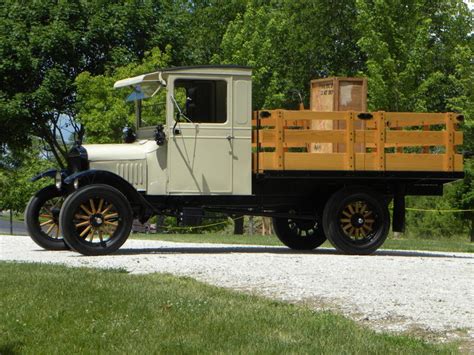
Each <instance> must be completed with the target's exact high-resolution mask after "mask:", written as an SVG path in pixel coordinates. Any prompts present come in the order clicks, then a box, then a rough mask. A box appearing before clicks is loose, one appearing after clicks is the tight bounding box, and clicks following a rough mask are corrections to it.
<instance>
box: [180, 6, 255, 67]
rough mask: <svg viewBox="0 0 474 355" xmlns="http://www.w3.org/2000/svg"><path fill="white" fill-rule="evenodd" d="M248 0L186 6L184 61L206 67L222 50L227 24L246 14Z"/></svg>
mask: <svg viewBox="0 0 474 355" xmlns="http://www.w3.org/2000/svg"><path fill="white" fill-rule="evenodd" d="M247 2H248V1H247V0H194V1H189V2H188V3H187V9H186V10H187V11H186V12H187V15H183V17H186V19H187V26H186V31H185V39H186V43H185V49H184V50H183V57H184V62H185V63H187V64H189V65H199V64H208V63H210V62H211V60H212V58H213V57H214V56H215V55H219V54H220V51H221V42H222V37H223V36H224V33H225V32H226V30H227V27H228V25H229V22H230V21H233V20H234V19H235V18H236V16H237V15H238V14H240V13H243V12H244V11H245V7H246V4H247Z"/></svg>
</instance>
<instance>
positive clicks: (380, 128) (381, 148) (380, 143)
mask: <svg viewBox="0 0 474 355" xmlns="http://www.w3.org/2000/svg"><path fill="white" fill-rule="evenodd" d="M376 118H377V120H376V124H377V136H376V141H375V146H376V148H377V161H376V162H375V167H376V170H385V112H383V111H380V112H377V113H376Z"/></svg>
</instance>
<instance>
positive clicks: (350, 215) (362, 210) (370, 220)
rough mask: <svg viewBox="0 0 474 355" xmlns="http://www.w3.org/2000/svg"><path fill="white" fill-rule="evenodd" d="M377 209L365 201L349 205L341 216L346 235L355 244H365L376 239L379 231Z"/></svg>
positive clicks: (341, 223) (340, 219) (341, 224)
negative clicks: (376, 233) (376, 232)
mask: <svg viewBox="0 0 474 355" xmlns="http://www.w3.org/2000/svg"><path fill="white" fill-rule="evenodd" d="M374 210H375V208H374V207H373V206H371V205H369V204H368V203H367V202H365V201H354V202H350V203H348V204H347V205H346V206H345V207H344V208H343V210H342V211H341V213H340V214H339V221H340V226H341V228H342V231H343V232H344V234H345V235H346V236H347V237H348V238H350V239H351V240H352V241H354V242H355V243H365V242H366V241H368V240H370V239H371V238H373V237H374V235H375V231H376V230H377V223H376V222H377V217H378V216H377V215H376V214H375V212H374Z"/></svg>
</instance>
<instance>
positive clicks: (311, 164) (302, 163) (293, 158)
mask: <svg viewBox="0 0 474 355" xmlns="http://www.w3.org/2000/svg"><path fill="white" fill-rule="evenodd" d="M345 158H346V154H344V153H293V152H288V153H285V169H286V170H344V169H345Z"/></svg>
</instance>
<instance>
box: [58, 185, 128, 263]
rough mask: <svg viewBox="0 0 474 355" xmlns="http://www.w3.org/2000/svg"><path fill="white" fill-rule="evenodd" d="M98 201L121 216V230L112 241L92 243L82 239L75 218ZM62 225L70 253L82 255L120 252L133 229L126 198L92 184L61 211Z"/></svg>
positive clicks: (119, 226)
mask: <svg viewBox="0 0 474 355" xmlns="http://www.w3.org/2000/svg"><path fill="white" fill-rule="evenodd" d="M96 198H98V199H104V200H106V201H108V202H109V203H112V204H113V205H114V207H115V209H116V211H117V214H118V218H117V223H118V226H117V229H116V230H115V231H114V232H113V235H112V236H111V237H110V239H109V240H107V241H103V242H98V243H97V242H96V243H93V242H90V241H87V240H85V238H82V237H81V236H80V233H79V231H78V228H76V225H75V223H76V222H77V221H75V220H74V216H75V214H76V212H77V210H78V209H79V208H80V206H81V204H83V203H84V202H85V201H88V200H89V199H96ZM59 221H60V223H61V227H62V230H63V235H64V240H65V241H66V243H67V244H68V245H69V247H70V248H71V249H73V250H75V251H77V252H79V253H81V254H83V255H107V254H110V253H113V252H114V251H116V250H117V249H119V248H120V247H121V246H122V245H123V243H125V241H126V240H127V238H128V236H129V235H130V232H131V229H132V222H133V212H132V209H131V207H130V204H129V202H128V200H127V198H126V197H125V196H124V195H123V194H122V193H121V192H120V191H119V190H117V189H116V188H114V187H111V186H109V185H103V184H93V185H87V186H84V187H82V188H80V189H79V190H77V191H76V192H74V193H73V194H71V195H69V196H68V198H67V199H66V200H65V201H64V204H63V208H61V213H60V216H59ZM86 236H87V234H86Z"/></svg>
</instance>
